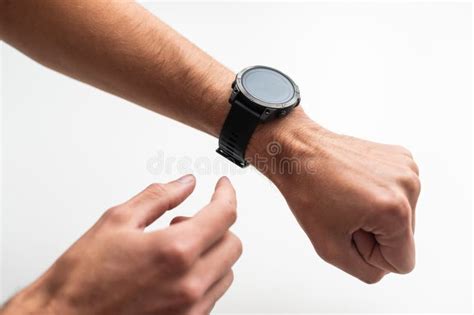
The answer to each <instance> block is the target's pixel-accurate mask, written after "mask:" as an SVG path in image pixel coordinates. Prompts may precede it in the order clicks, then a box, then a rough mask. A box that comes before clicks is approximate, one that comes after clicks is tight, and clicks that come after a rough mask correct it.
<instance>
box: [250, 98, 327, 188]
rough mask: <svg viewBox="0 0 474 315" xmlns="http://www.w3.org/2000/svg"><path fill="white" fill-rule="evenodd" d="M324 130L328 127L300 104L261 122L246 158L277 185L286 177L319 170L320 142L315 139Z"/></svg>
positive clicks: (251, 140) (325, 131) (324, 131)
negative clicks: (278, 117) (307, 112)
mask: <svg viewBox="0 0 474 315" xmlns="http://www.w3.org/2000/svg"><path fill="white" fill-rule="evenodd" d="M325 133H327V130H325V129H324V128H323V127H321V126H319V125H318V124H316V123H315V122H314V121H313V120H311V119H310V118H309V117H308V116H307V115H306V114H305V113H304V111H303V109H302V108H301V107H297V108H295V109H294V110H293V111H292V112H291V113H290V114H289V115H288V116H286V117H284V118H281V119H275V120H272V121H270V122H267V123H263V124H260V125H259V126H258V127H257V129H256V130H255V132H254V134H253V136H252V138H251V139H250V142H249V144H248V147H247V151H246V158H247V159H248V160H249V161H250V163H251V164H252V165H253V166H254V167H255V168H257V169H258V170H259V171H260V172H261V173H263V174H264V175H265V176H267V177H268V178H269V179H270V180H272V181H273V182H274V183H275V184H277V185H278V182H279V180H280V178H284V177H285V176H288V175H292V174H298V173H300V172H312V171H315V170H316V167H317V163H318V161H317V160H315V157H317V156H318V154H317V151H319V145H318V143H315V141H314V140H315V139H318V137H319V135H323V134H325ZM315 153H316V154H315Z"/></svg>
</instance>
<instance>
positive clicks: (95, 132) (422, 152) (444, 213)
mask: <svg viewBox="0 0 474 315" xmlns="http://www.w3.org/2000/svg"><path fill="white" fill-rule="evenodd" d="M146 6H147V7H148V8H149V9H150V10H152V11H153V12H154V13H155V14H156V15H158V16H160V17H161V18H162V19H164V20H165V21H166V22H168V23H169V24H170V25H172V26H173V27H174V28H176V29H177V30H178V31H180V32H182V33H183V34H184V35H185V36H187V37H188V38H190V39H191V40H192V41H193V42H195V43H196V44H197V45H199V46H200V47H202V48H203V49H204V50H206V51H207V52H209V53H210V54H211V55H213V56H214V57H215V58H216V59H218V60H219V61H221V62H223V63H224V64H226V65H228V66H229V67H230V68H232V69H233V70H235V71H238V70H239V69H241V68H243V67H245V66H248V65H253V64H267V65H271V66H274V67H276V68H280V69H281V70H283V71H284V72H286V73H288V74H289V75H290V76H292V77H293V79H294V80H295V81H296V82H297V83H298V84H299V86H300V89H301V91H302V97H303V102H302V105H303V106H304V108H305V110H306V111H307V112H308V113H309V114H310V115H311V116H312V117H313V118H314V119H315V120H316V121H318V122H319V123H321V124H322V125H324V126H326V127H328V128H330V129H332V130H334V131H337V132H341V133H346V134H350V135H354V136H358V137H362V138H367V139H371V140H375V141H380V142H387V143H397V144H402V145H404V146H406V147H408V148H409V149H410V150H412V152H413V154H414V156H415V158H416V161H417V162H418V164H419V166H420V169H421V181H422V194H421V197H420V200H419V204H418V207H417V228H416V242H417V255H418V256H417V267H416V269H415V270H414V271H413V272H412V273H411V274H409V275H405V276H399V275H389V276H387V277H386V278H384V279H383V280H382V281H381V282H380V283H378V284H375V285H366V284H364V283H362V282H360V281H358V280H356V279H355V278H352V277H351V276H349V275H347V274H345V273H343V272H341V271H339V270H338V269H336V268H334V267H332V266H330V265H328V264H326V263H324V262H323V261H322V260H321V259H320V258H318V257H317V255H316V254H315V252H314V251H313V249H312V247H311V245H310V243H309V241H308V240H307V238H306V236H305V235H304V233H303V232H302V231H301V229H300V228H299V226H298V224H297V223H296V221H295V219H294V218H293V217H292V215H291V213H290V211H289V210H288V209H287V206H286V203H285V201H284V199H283V198H282V197H281V195H280V194H279V193H278V191H277V190H276V188H275V187H274V186H273V185H272V184H271V183H270V182H269V181H268V180H266V179H264V178H263V177H262V176H260V175H259V174H257V173H256V172H254V171H252V170H246V171H245V172H236V173H235V174H229V172H230V171H228V172H224V171H220V172H219V171H217V170H212V169H206V165H207V166H209V163H220V165H227V164H226V162H224V161H221V160H222V158H221V157H219V156H217V155H216V154H215V153H214V150H215V148H216V145H217V140H216V139H213V138H211V137H209V136H207V135H204V134H202V133H199V132H196V131H195V130H192V129H190V128H188V127H185V126H183V125H181V124H178V123H175V122H173V121H171V120H169V119H167V118H164V117H161V116H158V115H156V114H153V113H151V112H149V111H146V110H144V109H141V108H139V107H137V106H135V105H132V104H130V103H128V102H126V101H123V100H121V99H119V98H116V97H114V96H111V95H108V94H106V93H103V92H101V91H98V90H96V89H94V88H91V87H89V86H86V85H84V84H82V83H79V82H76V81H73V80H71V79H69V78H66V77H64V76H62V75H60V74H57V73H55V72H52V71H50V70H47V69H45V68H44V67H42V66H40V65H38V64H36V63H34V62H33V61H31V60H29V59H28V58H27V57H25V56H23V55H21V54H20V53H18V52H17V51H15V50H14V49H12V48H10V47H8V46H6V45H4V44H3V47H2V57H1V58H2V70H1V74H2V76H3V81H2V84H1V85H2V86H1V88H2V91H1V93H2V103H3V105H2V111H3V116H2V117H3V118H2V168H3V170H2V171H3V173H2V199H3V200H2V214H3V225H2V230H1V233H0V234H1V237H2V239H3V246H2V254H1V263H2V273H1V275H2V279H1V284H2V292H1V300H2V301H4V300H5V299H6V298H7V297H9V296H11V295H12V294H13V293H14V292H16V291H17V290H19V289H21V288H22V287H24V286H26V285H27V284H28V283H30V282H31V281H32V280H34V279H35V278H36V277H38V276H39V275H40V274H41V273H42V272H43V271H44V270H45V269H46V268H47V267H48V266H49V265H51V263H52V262H53V261H54V260H55V258H56V257H58V256H59V255H60V254H61V253H62V252H63V251H64V250H65V249H66V248H67V247H68V246H69V245H70V244H71V243H72V242H73V241H75V240H76V239H77V238H78V237H79V236H80V235H81V234H82V233H83V232H84V231H86V230H87V228H88V227H89V226H91V225H92V224H93V223H94V222H95V221H96V220H97V218H98V217H99V216H100V214H101V213H102V211H104V210H105V209H107V208H108V207H110V206H112V205H114V204H117V203H119V202H122V201H124V200H125V199H127V198H128V197H130V196H131V195H133V194H135V193H136V192H138V191H139V190H141V189H142V188H144V187H145V186H146V185H148V184H149V183H151V182H153V181H166V180H169V179H173V178H175V177H177V176H179V175H182V172H183V171H184V170H180V168H179V166H178V165H177V164H176V162H171V160H170V159H172V158H174V159H177V160H181V161H182V160H183V159H187V160H188V161H191V163H192V164H193V165H194V168H193V169H192V170H193V172H194V173H195V174H196V176H197V177H198V186H197V188H196V191H195V193H194V194H193V195H192V196H191V197H190V198H189V200H187V201H186V202H185V203H184V204H183V205H182V206H181V207H179V208H178V209H177V210H175V211H173V212H171V213H170V214H168V215H166V216H165V217H163V218H162V219H161V220H160V222H159V224H157V226H160V225H165V224H167V223H168V222H169V220H170V218H171V217H172V216H174V215H176V214H186V213H187V214H192V213H193V212H194V211H196V210H197V209H199V208H200V207H201V206H202V205H203V204H205V203H206V202H207V201H208V198H209V197H210V194H211V191H212V189H213V186H214V182H215V181H216V180H217V178H218V177H219V176H220V175H223V174H224V175H229V176H230V178H231V180H232V181H233V182H234V184H235V187H236V189H237V192H238V198H239V208H238V211H239V220H238V222H237V224H236V225H235V227H234V228H233V230H234V232H236V233H237V234H238V235H239V236H240V237H241V239H242V240H243V243H244V255H243V256H242V258H241V260H240V261H239V263H238V264H237V265H236V267H235V275H236V279H235V282H234V285H233V287H232V288H231V289H230V290H229V292H228V294H227V295H226V296H225V297H224V298H223V299H222V300H221V302H220V303H219V304H218V305H217V307H216V312H223V313H226V312H241V313H245V312H269V313H275V312H287V313H290V312H469V311H470V310H471V295H472V287H471V277H472V270H471V265H472V256H471V252H472V240H471V233H472V220H471V216H472V213H471V209H472V196H471V189H472V180H471V171H472V165H471V160H472V134H471V132H472V130H471V128H472V127H471V125H472V108H471V107H472V95H471V84H472V77H471V75H472V70H471V69H472V68H471V67H472V64H471V62H472V61H471V54H472V48H471V36H472V34H471V8H470V5H469V4H468V3H463V4H440V3H437V4H429V3H418V4H410V3H405V2H404V3H399V4H387V3H382V4H349V3H343V4H328V3H313V4H308V3H306V4H268V3H267V4H249V3H240V4H229V3H226V4H216V3H215V4H205V5H203V4H178V3H174V4H147V5H146ZM161 156H163V157H164V158H165V159H166V158H168V163H163V162H161V164H158V165H156V164H155V165H154V168H150V165H152V164H153V163H156V162H159V161H160V157H161ZM163 164H166V166H167V167H166V168H164V169H162V170H161V171H160V166H163ZM229 169H230V168H229Z"/></svg>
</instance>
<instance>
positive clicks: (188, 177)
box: [176, 174, 194, 184]
mask: <svg viewBox="0 0 474 315" xmlns="http://www.w3.org/2000/svg"><path fill="white" fill-rule="evenodd" d="M176 181H177V182H180V183H181V184H190V183H192V182H194V176H193V175H191V174H188V175H184V176H183V177H180V178H178V179H177V180H176Z"/></svg>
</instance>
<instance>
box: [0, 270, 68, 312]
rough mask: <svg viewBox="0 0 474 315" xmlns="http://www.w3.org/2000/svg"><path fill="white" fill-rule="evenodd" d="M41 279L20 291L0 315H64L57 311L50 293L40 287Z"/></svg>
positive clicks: (57, 307) (3, 308)
mask: <svg viewBox="0 0 474 315" xmlns="http://www.w3.org/2000/svg"><path fill="white" fill-rule="evenodd" d="M41 282H42V280H41V278H40V279H39V280H38V281H37V282H35V283H33V284H32V285H30V286H29V287H27V288H25V289H23V290H22V291H20V292H19V293H18V294H17V295H15V296H14V297H13V298H12V299H11V300H9V301H8V302H7V303H6V304H5V305H4V306H3V307H2V308H1V310H0V315H16V314H24V315H30V314H31V315H37V314H38V315H39V314H41V315H56V314H65V315H67V314H66V313H64V312H62V311H60V310H59V306H58V304H57V303H56V302H55V299H54V297H53V295H52V294H51V292H50V291H49V290H48V289H46V288H45V286H43V285H41V284H40V283H41Z"/></svg>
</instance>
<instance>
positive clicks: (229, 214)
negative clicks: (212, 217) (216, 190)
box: [220, 200, 237, 222]
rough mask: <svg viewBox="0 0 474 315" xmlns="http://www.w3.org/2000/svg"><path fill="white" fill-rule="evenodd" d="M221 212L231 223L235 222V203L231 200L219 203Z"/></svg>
mask: <svg viewBox="0 0 474 315" xmlns="http://www.w3.org/2000/svg"><path fill="white" fill-rule="evenodd" d="M220 207H221V211H222V212H223V213H224V215H225V216H226V218H228V219H229V221H231V222H235V221H236V220H237V209H236V206H235V203H234V202H232V201H231V200H225V201H224V202H221V203H220Z"/></svg>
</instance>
